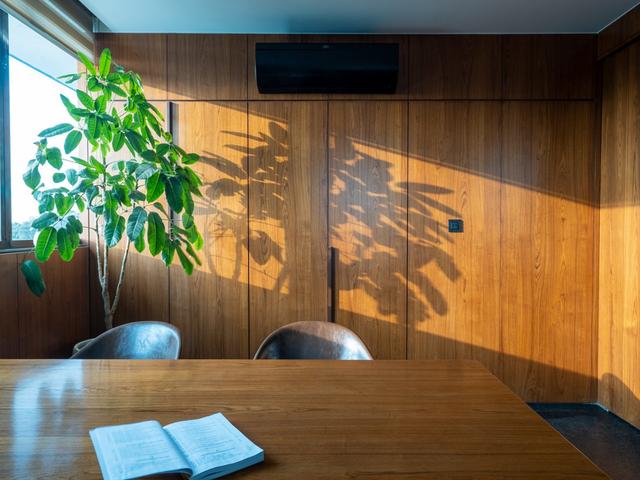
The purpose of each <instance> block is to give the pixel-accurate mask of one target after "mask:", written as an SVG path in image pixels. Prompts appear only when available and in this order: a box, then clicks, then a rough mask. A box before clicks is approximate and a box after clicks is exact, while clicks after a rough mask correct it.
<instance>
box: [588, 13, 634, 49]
mask: <svg viewBox="0 0 640 480" xmlns="http://www.w3.org/2000/svg"><path fill="white" fill-rule="evenodd" d="M638 36H640V6H635V7H634V8H632V9H631V10H629V11H628V12H627V13H626V14H624V15H623V16H622V17H620V18H619V19H617V20H616V21H615V22H613V23H612V24H611V25H608V26H607V27H606V28H604V29H603V30H602V31H601V32H600V33H599V34H598V58H599V59H602V58H604V57H606V56H608V55H611V54H612V53H613V52H615V51H616V50H618V49H620V48H623V47H624V46H625V45H627V44H629V43H630V42H632V41H634V40H635V39H636V38H638Z"/></svg>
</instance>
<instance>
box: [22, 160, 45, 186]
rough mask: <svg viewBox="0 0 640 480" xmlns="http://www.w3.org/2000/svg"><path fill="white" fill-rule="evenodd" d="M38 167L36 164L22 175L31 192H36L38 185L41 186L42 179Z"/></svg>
mask: <svg viewBox="0 0 640 480" xmlns="http://www.w3.org/2000/svg"><path fill="white" fill-rule="evenodd" d="M37 165H38V164H37V162H36V163H35V166H33V167H32V168H30V169H29V170H27V171H26V172H25V173H24V174H23V175H22V179H23V180H24V183H25V185H26V186H27V187H29V188H30V189H31V190H35V189H36V188H37V187H38V185H40V180H41V177H40V172H39V171H38V167H37Z"/></svg>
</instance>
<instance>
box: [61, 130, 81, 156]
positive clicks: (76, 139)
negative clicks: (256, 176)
mask: <svg viewBox="0 0 640 480" xmlns="http://www.w3.org/2000/svg"><path fill="white" fill-rule="evenodd" d="M81 141H82V132H79V131H78V130H73V131H71V132H69V135H67V138H66V139H65V140H64V153H66V154H69V153H71V152H73V151H74V150H75V149H76V147H77V146H78V145H80V142H81Z"/></svg>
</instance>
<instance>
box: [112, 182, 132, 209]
mask: <svg viewBox="0 0 640 480" xmlns="http://www.w3.org/2000/svg"><path fill="white" fill-rule="evenodd" d="M113 195H114V197H115V198H116V199H117V200H118V201H119V202H120V203H121V204H122V205H125V206H127V207H130V206H131V198H130V197H129V189H128V188H127V187H125V186H124V185H116V186H114V187H113Z"/></svg>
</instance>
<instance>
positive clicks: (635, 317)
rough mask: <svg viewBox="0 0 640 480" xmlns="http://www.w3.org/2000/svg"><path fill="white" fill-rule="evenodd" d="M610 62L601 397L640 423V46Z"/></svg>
mask: <svg viewBox="0 0 640 480" xmlns="http://www.w3.org/2000/svg"><path fill="white" fill-rule="evenodd" d="M636 10H637V9H636ZM603 69H604V83H603V105H602V147H601V172H602V173H601V176H602V177H601V191H600V202H601V208H600V245H599V247H600V269H599V286H600V289H599V335H598V341H599V345H598V353H599V355H598V373H599V379H600V384H599V391H598V399H599V401H600V402H601V403H602V404H603V405H604V406H605V407H607V408H609V409H610V410H612V411H613V412H614V413H616V414H617V415H619V416H620V417H622V418H624V419H625V420H627V421H629V422H631V423H632V424H634V425H635V426H637V427H639V428H640V341H639V338H640V311H639V309H638V305H639V304H640V273H639V272H640V246H639V243H638V239H639V238H640V167H639V165H638V156H639V155H640V133H639V132H640V122H639V120H638V119H639V118H640V107H639V105H640V103H639V102H640V87H639V84H640V83H639V82H640V45H639V44H638V43H634V44H632V45H630V46H628V47H626V48H625V49H623V50H621V51H620V52H618V53H616V54H615V55H613V56H610V57H608V58H607V59H606V60H605V63H604V66H603Z"/></svg>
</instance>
